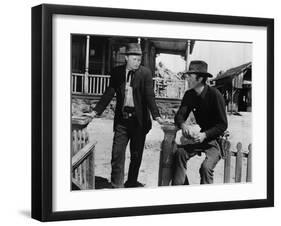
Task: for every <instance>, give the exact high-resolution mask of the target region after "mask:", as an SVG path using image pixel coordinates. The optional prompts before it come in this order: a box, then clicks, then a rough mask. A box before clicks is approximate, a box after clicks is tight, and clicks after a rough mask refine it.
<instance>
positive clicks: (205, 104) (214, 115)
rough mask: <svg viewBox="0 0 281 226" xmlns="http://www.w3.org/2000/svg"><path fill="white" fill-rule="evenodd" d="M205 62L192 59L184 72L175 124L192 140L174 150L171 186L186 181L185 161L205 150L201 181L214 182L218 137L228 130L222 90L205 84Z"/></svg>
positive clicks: (219, 152) (206, 73)
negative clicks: (193, 125)
mask: <svg viewBox="0 0 281 226" xmlns="http://www.w3.org/2000/svg"><path fill="white" fill-rule="evenodd" d="M207 66H208V65H207V63H206V62H204V61H192V62H191V63H190V66H189V70H188V71H187V72H185V73H184V74H185V76H187V79H188V83H189V88H190V89H189V90H188V91H186V92H185V95H184V97H183V99H182V102H181V106H180V108H179V110H178V112H177V113H176V115H175V124H176V125H177V126H178V127H179V128H181V130H182V134H183V136H185V137H189V138H192V139H193V141H194V142H193V143H191V144H187V145H184V146H183V148H179V149H178V150H177V151H176V153H175V159H174V174H173V179H172V185H183V184H189V182H188V178H187V176H186V164H187V161H188V160H189V159H190V158H191V157H193V156H195V155H196V154H197V153H201V152H204V153H205V154H206V158H205V160H204V161H203V163H202V165H201V168H200V176H201V180H200V183H201V184H211V183H213V172H214V168H215V166H216V164H217V163H218V161H219V160H220V158H221V150H220V147H219V144H218V142H217V138H218V137H219V136H220V135H222V134H223V133H224V131H225V130H226V129H227V117H226V112H225V103H224V99H223V96H222V95H221V93H220V92H219V91H218V90H217V89H216V88H213V87H210V86H208V85H207V84H206V80H207V78H208V77H212V75H211V74H210V73H208V72H207ZM190 112H193V114H194V117H195V119H196V122H197V123H198V124H199V126H200V131H199V132H197V133H195V134H194V132H193V131H191V130H190V127H189V126H188V125H187V124H186V123H185V121H186V119H187V117H188V116H189V114H190Z"/></svg>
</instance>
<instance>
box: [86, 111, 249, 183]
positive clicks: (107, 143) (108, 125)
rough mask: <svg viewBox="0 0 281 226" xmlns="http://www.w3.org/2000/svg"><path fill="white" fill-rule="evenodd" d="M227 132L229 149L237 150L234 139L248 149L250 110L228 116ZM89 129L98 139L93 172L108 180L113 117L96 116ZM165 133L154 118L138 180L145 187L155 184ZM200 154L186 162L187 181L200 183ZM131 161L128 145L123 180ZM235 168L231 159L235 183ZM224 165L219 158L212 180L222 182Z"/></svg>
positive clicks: (94, 138)
mask: <svg viewBox="0 0 281 226" xmlns="http://www.w3.org/2000/svg"><path fill="white" fill-rule="evenodd" d="M228 122H229V125H228V131H229V132H230V137H229V140H230V142H231V150H233V151H235V150H236V144H237V142H241V143H242V145H243V149H242V150H243V151H245V152H247V147H248V145H249V144H250V143H251V140H252V118H251V113H248V112H247V113H246V112H243V113H241V116H235V115H228ZM87 129H88V132H89V137H90V140H95V141H97V145H96V149H95V175H96V176H99V177H102V178H106V179H107V180H108V181H110V172H111V165H110V160H111V148H112V138H113V120H111V119H104V118H95V119H94V120H93V121H92V122H91V123H90V124H89V125H88V128H87ZM179 136H180V133H179V132H178V134H177V138H176V141H178V140H179ZM163 137H164V133H163V131H162V129H161V126H160V125H159V124H158V123H157V122H155V121H153V125H152V129H151V131H150V132H149V133H148V135H147V137H146V143H145V150H144V154H143V160H142V164H141V168H140V173H139V178H138V180H139V181H140V182H142V183H144V184H145V185H146V186H147V187H156V186H157V181H158V170H159V156H160V145H161V142H162V140H163ZM204 157H205V156H204V154H202V156H195V157H193V158H192V159H191V160H190V161H189V162H188V165H187V175H188V178H189V182H190V184H199V182H200V176H199V168H200V164H201V162H202V161H203V160H204ZM129 161H130V152H129V148H127V150H126V163H125V179H126V177H127V173H128V166H129ZM243 165H244V167H243V170H242V175H243V176H242V181H245V165H246V160H244V162H243ZM234 167H235V160H234V158H233V159H232V175H231V176H232V181H233V182H234ZM223 168H224V161H223V160H220V161H219V163H218V164H217V166H216V168H215V173H214V183H223Z"/></svg>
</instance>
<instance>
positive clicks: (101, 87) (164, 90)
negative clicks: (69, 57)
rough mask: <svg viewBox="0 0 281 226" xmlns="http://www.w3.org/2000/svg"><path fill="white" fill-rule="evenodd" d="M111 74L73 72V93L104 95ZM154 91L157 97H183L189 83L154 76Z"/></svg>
mask: <svg viewBox="0 0 281 226" xmlns="http://www.w3.org/2000/svg"><path fill="white" fill-rule="evenodd" d="M109 80H110V76H109V75H93V74H88V75H87V76H85V74H81V73H72V93H73V94H91V95H102V94H103V93H104V91H105V90H106V88H107V87H108V86H109ZM153 88H154V93H155V96H156V97H157V98H164V99H165V98H173V99H182V97H183V95H184V93H185V91H186V89H187V84H186V82H185V81H184V80H172V79H164V78H158V77H156V78H153Z"/></svg>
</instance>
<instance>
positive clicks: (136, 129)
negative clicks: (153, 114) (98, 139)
mask: <svg viewBox="0 0 281 226" xmlns="http://www.w3.org/2000/svg"><path fill="white" fill-rule="evenodd" d="M145 137H146V133H145V132H144V129H143V128H142V127H140V126H139V124H138V122H137V119H136V118H135V117H132V118H129V119H122V120H121V122H120V123H118V124H117V125H116V126H115V133H114V138H113V145H112V158H111V167H112V170H111V183H112V186H113V187H117V188H119V187H124V166H125V156H126V147H127V144H128V142H129V141H130V154H131V159H130V160H131V161H130V166H129V172H128V179H127V181H128V182H129V183H132V184H134V183H136V182H137V179H138V175H139V168H140V165H141V160H142V154H143V148H144V142H145Z"/></svg>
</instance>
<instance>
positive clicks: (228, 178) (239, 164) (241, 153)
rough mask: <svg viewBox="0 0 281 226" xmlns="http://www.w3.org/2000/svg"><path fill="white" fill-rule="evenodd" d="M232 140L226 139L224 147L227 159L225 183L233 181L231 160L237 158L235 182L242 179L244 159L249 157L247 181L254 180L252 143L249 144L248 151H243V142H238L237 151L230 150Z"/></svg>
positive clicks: (225, 162) (225, 163)
mask: <svg viewBox="0 0 281 226" xmlns="http://www.w3.org/2000/svg"><path fill="white" fill-rule="evenodd" d="M230 146H231V145H230V142H229V141H226V145H225V147H224V150H225V161H224V183H230V182H231V160H232V158H233V157H234V158H235V172H234V173H235V176H234V177H235V182H241V181H242V170H243V159H244V158H246V159H247V165H246V182H251V181H252V144H249V145H248V151H247V152H244V151H242V143H241V142H238V143H237V145H236V150H237V151H231V150H230Z"/></svg>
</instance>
